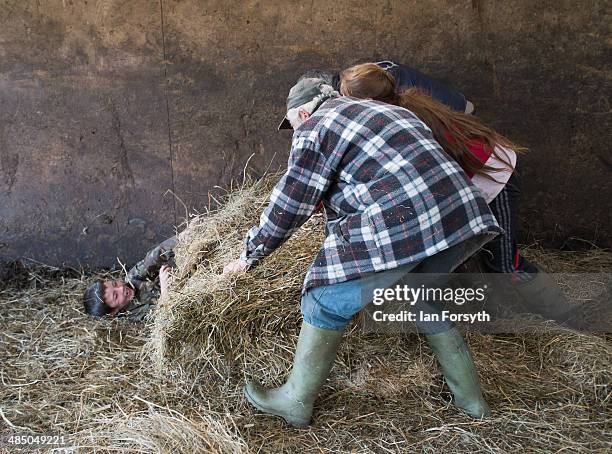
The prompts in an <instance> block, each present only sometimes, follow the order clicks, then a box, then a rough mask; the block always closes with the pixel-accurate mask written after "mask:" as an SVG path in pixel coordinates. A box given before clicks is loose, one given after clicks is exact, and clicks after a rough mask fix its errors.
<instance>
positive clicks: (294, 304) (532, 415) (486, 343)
mask: <svg viewBox="0 0 612 454" xmlns="http://www.w3.org/2000/svg"><path fill="white" fill-rule="evenodd" d="M273 183H274V181H273V180H271V179H268V180H262V181H260V182H258V183H256V184H255V185H253V186H251V187H248V188H243V189H242V190H240V191H238V192H236V193H233V194H232V195H231V196H230V197H229V200H228V201H227V203H226V205H225V207H224V208H222V209H220V210H219V211H217V212H213V213H209V214H207V215H204V216H197V217H194V218H193V219H192V220H191V222H190V224H189V226H188V228H187V229H186V230H185V232H183V233H182V234H181V237H180V244H179V246H178V248H177V250H176V254H177V270H176V272H175V277H174V281H173V282H172V288H171V294H170V296H169V298H168V299H167V300H166V301H162V302H161V304H160V307H159V308H158V310H157V311H156V314H155V315H156V317H155V319H154V321H153V322H152V323H151V325H150V326H143V325H131V324H129V323H126V322H125V321H121V320H112V321H111V320H94V319H92V318H89V317H87V316H85V315H83V314H82V312H81V307H80V296H81V294H82V291H83V290H84V288H85V285H86V283H87V282H88V281H89V280H90V279H91V278H92V277H90V276H81V275H71V276H68V277H66V278H60V277H58V276H56V275H54V276H53V277H52V278H46V277H45V276H41V275H37V274H35V273H33V274H31V278H30V282H29V283H26V284H24V285H20V286H19V288H10V287H9V288H6V289H4V290H0V313H2V314H3V316H2V319H1V320H0V358H1V359H2V362H1V364H0V378H1V379H2V382H1V384H2V386H0V411H1V412H0V419H1V420H2V423H0V424H3V426H1V427H2V429H1V430H2V433H13V432H16V433H28V431H33V432H37V433H43V432H44V433H64V434H67V435H70V436H71V438H72V446H73V448H72V449H71V450H72V451H74V452H87V453H89V452H160V453H190V454H193V453H195V452H275V453H276V452H288V453H293V452H299V451H316V452H363V453H366V452H377V453H378V452H412V451H423V450H427V451H436V452H438V451H439V452H507V451H510V450H522V451H528V452H535V451H537V452H553V451H554V452H557V451H559V450H564V449H566V450H568V451H571V452H607V451H609V450H610V448H612V446H611V444H610V433H609V427H608V424H609V422H608V421H609V408H608V405H609V400H610V389H609V383H610V375H611V373H610V363H611V359H612V340H611V339H610V337H609V336H608V335H603V334H598V335H595V334H586V333H577V332H575V331H571V330H567V329H564V328H561V327H559V326H556V325H555V324H553V323H552V322H549V323H545V324H543V325H542V321H541V320H539V319H538V318H537V317H535V316H534V317H531V318H526V319H525V323H534V324H536V323H538V324H540V326H541V327H542V329H541V330H540V334H538V335H533V334H506V335H485V334H476V333H472V334H470V335H469V336H468V342H469V344H470V346H471V348H472V351H473V353H474V357H475V361H476V364H477V367H478V370H479V373H480V376H481V380H482V385H483V389H484V393H485V395H486V397H487V400H488V401H489V403H490V405H491V407H492V408H493V417H492V418H491V419H489V420H486V421H474V420H471V419H469V418H468V417H467V416H465V415H464V414H463V413H461V412H460V411H459V410H457V409H456V408H455V407H454V406H452V404H450V394H449V393H448V390H447V388H446V386H445V385H444V383H443V379H442V376H441V374H440V372H439V370H438V368H437V366H436V363H435V360H434V358H433V355H432V353H431V351H430V350H429V348H428V347H427V345H426V343H425V342H424V340H423V339H422V338H421V337H419V336H417V335H407V336H397V335H374V334H366V333H362V332H361V331H360V329H359V328H358V327H357V324H354V325H352V326H351V327H350V329H349V330H348V332H347V334H346V336H345V341H344V343H343V345H342V347H341V350H340V352H339V355H338V359H337V361H336V364H335V366H334V369H333V371H332V374H331V376H330V379H329V380H328V381H327V383H326V385H325V386H324V388H323V390H322V393H321V396H320V398H319V399H318V401H317V405H316V409H315V414H314V421H313V422H314V425H313V426H311V427H310V428H308V429H303V430H297V429H291V428H288V427H287V426H286V425H285V424H284V423H282V422H281V421H280V420H279V419H277V418H274V417H269V416H266V415H262V414H260V413H259V412H257V411H256V410H254V409H253V408H252V407H251V406H250V405H249V404H248V403H247V402H246V401H245V400H244V398H243V397H242V386H243V384H244V381H245V380H246V379H247V378H250V377H253V376H254V377H257V378H259V379H261V380H262V381H263V382H264V383H266V384H268V385H273V384H280V383H282V382H283V380H284V379H285V378H286V375H287V372H288V371H289V368H290V365H291V360H292V358H293V352H294V349H295V343H296V339H297V333H298V330H299V325H300V322H301V317H300V312H299V295H300V290H301V285H302V280H303V277H304V274H305V271H306V269H307V267H308V265H309V264H310V261H311V260H312V257H313V255H314V254H315V253H316V251H317V250H318V247H319V244H320V241H321V239H322V227H323V219H322V217H321V216H315V217H314V218H313V219H312V220H311V221H309V222H308V223H307V224H306V225H305V226H304V227H303V228H302V229H300V230H299V231H298V232H297V233H296V234H295V235H294V237H293V238H292V239H291V240H289V241H288V242H287V244H285V245H284V246H283V247H282V248H281V249H280V250H278V251H277V252H276V253H275V254H273V255H272V256H271V257H269V258H268V259H266V260H265V261H263V262H262V263H261V264H260V265H259V266H258V267H256V268H254V269H253V270H251V271H249V272H248V273H246V274H244V275H239V276H230V277H227V276H221V275H220V273H221V270H222V268H223V266H224V265H225V264H226V263H227V262H229V261H230V260H232V259H234V258H236V257H238V254H239V252H240V250H241V249H242V241H243V236H244V234H245V232H246V230H247V229H248V227H250V226H251V225H253V224H255V223H256V222H257V220H258V216H259V214H260V213H261V210H262V209H263V208H264V206H265V204H266V201H267V197H268V193H269V190H270V187H271V185H272V184H273ZM528 253H529V255H530V257H536V258H537V260H538V261H539V262H543V263H544V264H545V265H547V267H548V268H549V269H551V270H552V271H564V270H568V269H571V270H572V271H582V272H593V271H606V272H610V271H612V253H610V252H606V251H601V250H598V251H592V252H581V253H566V254H565V255H563V254H560V253H558V252H555V253H549V252H547V251H544V250H540V249H536V248H532V249H530V250H529V251H528ZM591 256H593V257H596V260H597V268H595V266H594V265H593V263H591V262H590V260H589V257H591ZM602 263H603V264H604V265H603V266H602V265H601V264H602ZM576 264H581V266H576ZM11 452H15V451H11Z"/></svg>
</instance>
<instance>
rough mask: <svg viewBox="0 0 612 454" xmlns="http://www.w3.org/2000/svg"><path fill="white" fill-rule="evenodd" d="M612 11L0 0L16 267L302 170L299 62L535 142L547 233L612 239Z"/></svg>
mask: <svg viewBox="0 0 612 454" xmlns="http://www.w3.org/2000/svg"><path fill="white" fill-rule="evenodd" d="M606 3H607V2H604V1H601V2H600V1H585V0H574V1H559V0H554V1H539V2H533V1H530V0H522V1H518V0H517V1H509V2H497V1H493V0H480V1H478V0H472V1H456V0H434V1H414V0H413V1H405V0H404V1H380V2H376V1H361V0H358V1H345V0H339V1H337V2H327V1H319V0H315V1H312V2H297V1H240V2H238V1H236V2H228V1H195V0H184V1H177V0H162V2H161V3H159V2H155V1H149V0H130V1H128V0H106V1H103V0H99V1H94V0H88V1H84V0H81V1H77V0H64V1H60V0H47V1H44V2H40V1H2V2H0V11H1V13H0V159H1V161H0V243H1V244H0V260H8V259H14V258H21V257H29V258H33V259H36V260H39V261H43V262H46V263H50V264H62V263H66V264H72V265H76V264H89V265H92V266H97V265H109V264H113V263H115V257H117V256H119V257H121V258H122V259H123V260H125V261H127V262H131V261H133V260H134V259H136V258H137V257H138V256H140V255H141V254H143V252H144V251H145V250H146V249H147V248H148V247H150V246H151V245H152V244H153V243H154V242H155V241H157V240H160V239H162V238H163V237H164V236H166V235H169V234H171V233H172V230H173V227H172V226H173V225H176V224H177V223H180V221H181V219H182V218H183V217H184V214H185V208H184V207H183V205H182V203H185V204H186V206H187V208H188V209H189V210H191V209H194V208H195V209H200V210H201V209H203V208H204V207H205V206H207V205H208V204H209V202H210V199H209V196H208V193H209V191H211V190H212V191H213V192H214V191H216V190H215V189H214V186H216V185H221V186H225V185H228V184H229V182H230V181H231V179H232V178H236V177H239V176H240V175H241V174H242V172H243V169H244V166H245V164H246V163H247V161H249V158H250V157H251V155H253V156H252V158H250V161H249V166H248V167H249V169H251V171H252V172H253V173H255V174H261V173H262V172H263V171H264V170H265V169H267V168H268V167H270V168H277V167H279V166H282V165H283V164H284V163H285V162H286V158H287V151H288V146H289V142H290V135H288V133H277V132H276V131H275V126H276V124H277V123H278V121H279V118H280V117H281V116H282V114H283V105H284V99H285V96H286V93H287V90H288V88H289V87H290V86H291V84H292V82H293V81H294V80H295V79H296V77H297V76H298V75H299V74H300V73H301V72H303V71H304V70H306V69H309V68H313V67H319V68H342V67H344V66H346V65H348V64H351V63H353V62H355V61H356V60H358V59H361V60H363V59H380V58H391V59H395V60H397V61H400V62H404V63H409V64H411V65H413V66H415V67H417V68H420V69H422V70H424V71H426V72H428V73H430V74H432V75H434V76H436V77H438V78H440V79H442V80H444V81H446V82H448V83H450V84H451V85H454V86H455V87H458V88H460V89H461V90H462V91H463V92H464V93H466V94H467V95H468V97H469V98H470V99H472V100H473V101H474V102H475V103H476V105H477V107H478V111H479V114H480V115H481V116H482V117H483V118H484V119H486V120H487V121H490V122H491V123H492V124H493V125H495V126H496V127H497V128H498V129H500V130H501V131H502V132H504V133H507V134H508V135H510V136H511V137H512V138H513V139H515V140H516V141H517V142H520V143H522V144H525V145H527V146H529V147H530V148H531V151H530V153H529V155H527V156H526V157H525V158H524V162H523V164H524V169H523V181H524V191H523V195H524V204H523V209H522V213H521V214H522V226H523V231H524V233H526V234H527V236H526V238H527V239H528V240H529V241H531V240H533V239H537V240H541V241H545V242H547V243H549V244H551V245H554V246H561V245H563V244H565V245H566V246H568V245H569V246H572V245H579V244H581V241H576V240H571V238H572V237H575V238H580V239H583V240H586V241H589V242H592V243H595V244H598V245H600V246H611V245H612V244H611V243H612V241H611V240H610V225H611V212H612V209H611V208H612V205H611V202H610V200H611V198H612V182H611V181H612V179H611V178H610V176H611V169H612V156H611V153H610V145H609V144H610V141H611V139H612V138H611V137H610V129H611V126H612V121H611V109H610V93H611V82H610V79H611V77H612V71H611V70H610V62H611V53H610V50H611V47H612V38H611V35H610V33H609V32H610V23H612V20H611V19H612V17H611V16H610V14H609V12H608V10H607V9H606ZM168 190H171V191H172V193H174V194H176V195H177V197H179V198H180V199H181V201H182V202H179V201H176V200H175V199H174V197H173V195H172V194H171V193H167V191H168Z"/></svg>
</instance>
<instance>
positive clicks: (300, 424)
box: [243, 386, 310, 429]
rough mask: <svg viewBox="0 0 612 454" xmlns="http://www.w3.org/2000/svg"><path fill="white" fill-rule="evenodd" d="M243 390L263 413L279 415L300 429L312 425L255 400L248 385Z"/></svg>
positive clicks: (250, 401)
mask: <svg viewBox="0 0 612 454" xmlns="http://www.w3.org/2000/svg"><path fill="white" fill-rule="evenodd" d="M243 392H244V396H245V397H246V399H247V400H248V401H249V403H250V404H251V405H253V406H254V407H255V408H257V409H258V410H259V411H261V412H263V413H267V414H269V415H273V416H278V417H280V418H283V419H284V420H285V422H286V423H287V424H289V425H290V426H293V427H296V428H298V429H304V428H306V427H308V426H309V425H310V421H303V420H302V421H296V420H294V419H289V418H290V417H289V416H287V415H286V414H283V413H281V412H278V411H275V410H273V409H272V408H268V407H266V406H264V405H261V404H260V403H259V402H257V400H255V398H254V397H253V396H251V395H250V394H249V390H248V389H247V387H246V386H245V387H244V388H243Z"/></svg>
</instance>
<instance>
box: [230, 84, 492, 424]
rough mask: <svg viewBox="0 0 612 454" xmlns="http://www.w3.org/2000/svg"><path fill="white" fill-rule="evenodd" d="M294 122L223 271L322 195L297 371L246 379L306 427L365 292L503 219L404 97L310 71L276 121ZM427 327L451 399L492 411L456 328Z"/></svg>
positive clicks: (272, 406)
mask: <svg viewBox="0 0 612 454" xmlns="http://www.w3.org/2000/svg"><path fill="white" fill-rule="evenodd" d="M288 124H290V125H291V127H293V129H294V134H293V142H292V147H291V151H290V155H289V162H288V168H287V171H286V173H285V174H284V175H283V177H282V178H281V180H280V181H279V183H278V184H277V185H276V187H275V188H274V189H273V191H272V195H271V199H270V203H269V205H268V207H267V208H266V210H265V211H264V213H263V215H262V216H261V221H260V225H259V226H256V227H253V228H252V229H250V230H249V232H248V234H247V238H246V247H245V249H244V251H243V252H242V254H241V257H240V258H239V259H238V260H235V261H233V262H231V263H229V264H227V265H226V266H225V268H224V273H235V272H241V271H245V270H248V269H249V267H252V266H255V265H256V264H257V262H258V261H260V260H262V259H263V258H264V257H266V256H267V255H269V254H271V253H272V252H273V251H274V250H275V249H276V248H278V247H279V246H280V245H281V244H282V243H283V242H284V241H285V240H287V238H288V237H289V236H291V234H292V233H293V232H295V231H296V230H297V229H298V228H299V227H300V226H301V225H302V224H303V223H304V222H305V221H306V220H307V219H308V218H309V217H310V216H311V215H312V213H313V212H314V211H315V208H316V207H317V205H318V204H319V203H320V202H322V203H323V206H324V207H325V211H326V215H327V224H326V238H325V240H324V242H323V244H322V246H321V249H320V250H319V252H318V254H317V256H316V257H315V260H314V263H313V264H312V265H311V267H310V269H309V271H308V273H307V274H306V278H305V282H304V286H303V290H302V300H301V311H302V315H303V317H304V321H303V324H302V329H301V331H300V335H299V339H298V344H297V349H296V353H295V358H294V364H293V369H292V372H291V374H290V376H289V378H288V380H287V383H285V384H284V385H283V386H281V387H280V388H276V389H266V388H264V387H262V386H261V385H260V384H259V383H258V382H250V383H248V384H247V385H246V387H245V390H244V392H245V395H246V398H247V399H248V400H249V402H251V404H253V405H254V406H255V407H257V408H258V409H259V410H261V411H263V412H265V413H270V414H273V415H277V416H281V417H283V418H284V419H285V420H286V421H287V422H288V423H290V424H292V425H294V426H297V427H304V426H306V425H308V424H309V423H310V419H311V415H312V409H313V404H314V401H315V399H316V397H317V395H318V392H319V389H320V387H321V386H322V384H323V383H324V381H325V380H326V378H327V377H328V375H329V373H330V371H331V368H332V365H333V363H334V359H335V357H336V352H337V349H338V346H339V344H340V342H341V340H342V333H343V330H344V329H345V327H346V326H347V325H348V323H349V321H350V319H351V318H352V316H353V315H354V314H356V313H357V312H359V311H360V310H361V309H362V308H363V307H364V306H365V305H366V304H367V303H369V301H368V298H367V297H365V298H362V294H365V295H368V294H369V295H371V294H372V293H373V289H374V288H385V287H390V286H391V285H393V284H394V283H395V282H397V279H398V278H397V276H398V274H399V275H400V276H403V277H402V279H404V278H405V277H406V276H411V275H414V274H413V273H423V272H427V273H450V272H452V271H453V270H454V269H455V268H456V267H457V266H458V265H459V264H460V263H461V262H463V261H464V260H465V259H466V258H467V257H469V256H471V255H472V254H473V253H475V252H476V251H477V250H478V249H479V248H480V247H481V246H482V245H483V244H484V243H486V242H487V241H489V240H490V239H491V238H493V237H494V236H495V235H496V234H497V233H499V232H500V231H501V229H500V228H499V227H498V225H497V222H496V221H495V218H494V217H493V215H492V214H491V212H490V210H489V208H488V206H487V203H486V201H485V200H484V199H483V197H482V195H481V194H480V192H479V191H478V190H477V189H476V188H475V187H474V186H472V185H471V184H470V182H469V180H468V178H467V176H466V175H465V173H464V172H463V171H462V170H461V168H460V167H459V166H458V164H457V163H455V162H454V161H452V160H451V159H450V158H448V156H447V155H446V154H445V153H444V152H443V151H442V148H440V146H439V145H438V143H437V142H435V140H434V139H433V137H432V133H431V131H430V130H429V129H428V128H427V127H426V126H425V125H424V124H423V123H422V122H421V121H420V120H419V119H418V118H417V117H415V116H414V114H412V113H411V112H410V111H408V110H406V109H402V108H400V107H396V106H392V105H387V104H382V103H379V102H375V101H370V100H358V99H354V98H348V97H340V95H339V93H338V92H336V91H335V90H334V89H333V88H332V87H331V86H330V85H328V84H327V83H326V82H325V81H324V80H323V79H317V78H303V79H301V80H300V81H298V83H297V84H296V85H295V86H294V87H293V88H291V90H290V92H289V96H288V98H287V115H286V118H285V119H284V120H283V122H282V123H281V125H280V126H279V129H280V128H281V127H286V125H288ZM370 301H371V299H370ZM422 332H424V334H425V335H426V338H427V341H428V342H429V345H430V346H431V348H432V350H433V351H434V353H435V354H436V356H437V359H438V361H439V363H440V365H441V367H442V370H443V372H444V376H445V377H446V381H447V383H448V385H449V387H450V389H451V391H452V392H453V394H454V401H455V404H456V405H458V406H459V407H460V408H462V409H463V410H465V411H466V412H467V413H468V414H469V415H471V416H473V417H475V418H481V417H484V416H487V415H489V413H490V410H489V407H488V405H487V403H486V402H485V400H484V398H483V396H482V391H481V389H480V383H479V380H478V375H477V373H476V370H475V366H474V363H473V360H472V357H471V355H470V351H469V349H468V346H467V345H466V343H465V341H464V340H463V337H462V335H461V334H460V333H459V332H458V330H457V329H456V328H454V327H453V326H452V325H449V324H446V323H442V324H434V325H433V326H431V327H425V328H424V329H422Z"/></svg>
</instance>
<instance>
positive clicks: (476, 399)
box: [425, 328, 491, 419]
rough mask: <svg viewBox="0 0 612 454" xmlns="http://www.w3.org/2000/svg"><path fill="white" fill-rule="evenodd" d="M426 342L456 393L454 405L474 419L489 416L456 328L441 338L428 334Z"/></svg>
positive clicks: (470, 362) (464, 345)
mask: <svg viewBox="0 0 612 454" xmlns="http://www.w3.org/2000/svg"><path fill="white" fill-rule="evenodd" d="M425 338H426V339H427V342H428V343H429V346H430V347H431V349H432V350H433V352H434V353H435V355H436V358H438V363H439V364H440V366H441V367H442V372H443V373H444V378H446V383H447V384H448V387H449V388H450V390H451V391H452V393H453V396H454V402H455V405H457V406H458V407H460V408H462V409H463V410H464V411H465V412H466V413H467V414H469V415H470V416H472V417H473V418H477V419H480V418H484V417H486V416H489V415H490V414H491V409H490V408H489V406H488V405H487V403H486V402H485V400H484V397H483V396H482V390H481V389H480V381H479V380H478V374H477V373H476V367H475V366H474V360H473V359H472V355H471V354H470V348H469V347H468V346H467V344H466V343H465V340H464V339H463V336H462V335H461V333H460V332H459V331H458V330H457V328H451V329H450V330H448V331H446V332H443V333H439V334H429V335H426V336H425Z"/></svg>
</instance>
